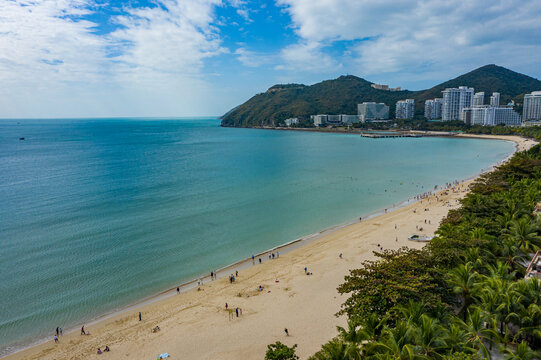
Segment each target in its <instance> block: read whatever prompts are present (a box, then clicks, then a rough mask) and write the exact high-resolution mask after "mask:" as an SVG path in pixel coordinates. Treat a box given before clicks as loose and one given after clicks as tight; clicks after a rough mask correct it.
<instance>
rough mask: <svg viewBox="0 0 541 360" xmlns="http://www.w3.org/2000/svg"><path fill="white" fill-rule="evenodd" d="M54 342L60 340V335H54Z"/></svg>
mask: <svg viewBox="0 0 541 360" xmlns="http://www.w3.org/2000/svg"><path fill="white" fill-rule="evenodd" d="M54 342H55V343H57V342H58V336H56V335H55V336H54Z"/></svg>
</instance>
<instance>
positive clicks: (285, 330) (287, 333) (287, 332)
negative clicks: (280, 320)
mask: <svg viewBox="0 0 541 360" xmlns="http://www.w3.org/2000/svg"><path fill="white" fill-rule="evenodd" d="M284 332H285V333H286V336H289V331H287V328H285V329H284Z"/></svg>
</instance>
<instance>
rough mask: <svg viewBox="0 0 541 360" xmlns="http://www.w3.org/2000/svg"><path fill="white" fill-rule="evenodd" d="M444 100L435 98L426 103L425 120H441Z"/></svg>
mask: <svg viewBox="0 0 541 360" xmlns="http://www.w3.org/2000/svg"><path fill="white" fill-rule="evenodd" d="M442 104H443V99H442V98H435V99H431V100H427V101H425V118H426V119H427V120H436V119H441V106H442Z"/></svg>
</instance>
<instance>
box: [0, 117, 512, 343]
mask: <svg viewBox="0 0 541 360" xmlns="http://www.w3.org/2000/svg"><path fill="white" fill-rule="evenodd" d="M218 125H219V121H218V120H216V119H180V120H178V119H167V120H164V119H99V120H97V119H85V120H20V121H17V120H0V354H2V353H4V354H5V353H6V352H8V351H13V349H14V348H16V347H19V346H21V345H23V344H27V343H28V342H29V341H31V340H35V339H38V338H43V337H51V338H52V336H53V333H54V330H55V328H56V327H57V326H61V327H63V328H64V329H66V328H69V327H72V326H75V325H77V324H79V323H81V322H85V321H88V320H90V319H93V318H95V317H96V316H98V315H100V314H103V313H106V312H109V311H112V310H115V309H118V308H121V307H123V306H126V305H128V304H130V303H133V302H135V301H137V300H139V299H141V298H144V297H146V296H149V295H152V294H155V293H157V292H159V291H161V290H164V289H166V288H169V287H172V286H176V285H177V284H179V283H180V282H182V281H185V280H188V279H192V278H195V277H197V276H200V275H202V274H203V275H207V274H208V273H209V272H210V271H211V270H213V269H217V268H220V267H221V266H224V265H227V264H230V263H232V262H234V261H236V260H240V259H242V258H246V257H249V256H251V255H252V254H253V253H256V252H258V251H263V250H266V249H268V248H271V247H273V246H276V245H278V244H282V243H284V242H287V241H290V240H293V239H295V238H298V237H300V236H302V235H307V234H310V233H314V232H316V231H319V230H322V229H324V228H327V227H329V226H331V225H335V224H338V223H342V222H344V221H347V220H350V219H352V218H356V217H358V216H360V215H363V214H367V213H370V212H373V211H375V210H378V209H381V208H384V207H388V206H390V205H392V204H395V203H396V204H397V203H399V202H401V201H403V200H406V199H407V198H408V197H411V196H413V195H415V194H418V193H421V192H424V191H427V190H430V189H432V188H433V187H434V185H435V184H444V183H445V182H449V181H452V180H455V179H462V178H466V177H470V176H473V175H475V174H477V173H478V172H479V171H480V170H481V169H483V168H487V167H488V166H490V165H491V164H494V163H496V162H497V161H500V160H502V159H503V158H505V157H506V156H507V155H509V154H510V153H511V152H512V151H513V144H511V143H509V142H503V141H487V140H474V139H448V138H397V139H365V138H361V137H359V136H355V135H343V134H318V133H304V132H286V131H263V130H251V129H228V128H220V127H219V126H218ZM19 137H25V138H26V140H25V141H20V140H19ZM385 190H387V191H385Z"/></svg>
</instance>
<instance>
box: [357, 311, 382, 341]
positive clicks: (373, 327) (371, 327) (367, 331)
mask: <svg viewBox="0 0 541 360" xmlns="http://www.w3.org/2000/svg"><path fill="white" fill-rule="evenodd" d="M386 323H387V318H386V317H383V318H382V319H380V318H379V317H378V315H377V314H376V313H371V314H370V315H369V316H368V317H366V318H364V319H362V320H361V330H360V332H362V334H363V337H364V338H365V339H366V340H371V341H375V340H377V339H378V338H379V336H380V334H381V332H382V331H383V329H384V328H385V324H386Z"/></svg>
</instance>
